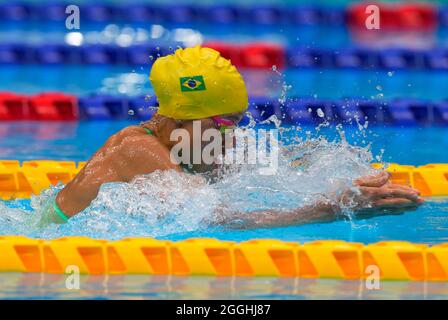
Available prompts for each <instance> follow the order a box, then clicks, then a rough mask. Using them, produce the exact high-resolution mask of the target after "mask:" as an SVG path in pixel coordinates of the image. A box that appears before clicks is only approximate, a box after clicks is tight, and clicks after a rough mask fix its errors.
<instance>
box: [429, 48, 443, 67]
mask: <svg viewBox="0 0 448 320" xmlns="http://www.w3.org/2000/svg"><path fill="white" fill-rule="evenodd" d="M426 65H427V67H428V68H429V69H433V70H448V50H446V49H436V50H431V51H428V52H427V53H426Z"/></svg>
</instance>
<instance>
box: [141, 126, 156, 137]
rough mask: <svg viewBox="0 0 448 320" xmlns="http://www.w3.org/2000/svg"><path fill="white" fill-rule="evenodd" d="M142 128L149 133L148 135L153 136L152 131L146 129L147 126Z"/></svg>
mask: <svg viewBox="0 0 448 320" xmlns="http://www.w3.org/2000/svg"><path fill="white" fill-rule="evenodd" d="M143 130H145V131H146V133H147V134H149V135H150V136H153V135H154V132H153V131H152V130H151V129H148V128H145V127H143Z"/></svg>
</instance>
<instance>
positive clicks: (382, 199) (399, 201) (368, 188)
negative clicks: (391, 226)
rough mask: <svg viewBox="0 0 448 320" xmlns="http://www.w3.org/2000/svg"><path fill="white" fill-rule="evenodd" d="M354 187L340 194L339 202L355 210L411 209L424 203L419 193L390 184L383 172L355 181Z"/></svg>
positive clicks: (402, 186) (387, 176) (415, 190)
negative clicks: (351, 205) (352, 205)
mask: <svg viewBox="0 0 448 320" xmlns="http://www.w3.org/2000/svg"><path fill="white" fill-rule="evenodd" d="M354 185H355V187H356V188H354V189H350V190H347V191H345V192H344V193H343V194H342V197H341V202H342V203H345V204H349V206H350V202H351V203H352V204H354V205H355V209H356V210H364V209H370V210H372V209H373V210H396V209H413V208H416V207H417V206H419V205H420V204H422V203H423V202H424V200H423V198H422V197H420V191H418V190H417V189H414V188H411V187H409V186H405V185H399V184H394V183H392V182H391V181H390V174H389V173H388V172H385V171H382V172H380V173H379V174H377V175H370V176H366V177H361V178H359V179H356V180H355V181H354Z"/></svg>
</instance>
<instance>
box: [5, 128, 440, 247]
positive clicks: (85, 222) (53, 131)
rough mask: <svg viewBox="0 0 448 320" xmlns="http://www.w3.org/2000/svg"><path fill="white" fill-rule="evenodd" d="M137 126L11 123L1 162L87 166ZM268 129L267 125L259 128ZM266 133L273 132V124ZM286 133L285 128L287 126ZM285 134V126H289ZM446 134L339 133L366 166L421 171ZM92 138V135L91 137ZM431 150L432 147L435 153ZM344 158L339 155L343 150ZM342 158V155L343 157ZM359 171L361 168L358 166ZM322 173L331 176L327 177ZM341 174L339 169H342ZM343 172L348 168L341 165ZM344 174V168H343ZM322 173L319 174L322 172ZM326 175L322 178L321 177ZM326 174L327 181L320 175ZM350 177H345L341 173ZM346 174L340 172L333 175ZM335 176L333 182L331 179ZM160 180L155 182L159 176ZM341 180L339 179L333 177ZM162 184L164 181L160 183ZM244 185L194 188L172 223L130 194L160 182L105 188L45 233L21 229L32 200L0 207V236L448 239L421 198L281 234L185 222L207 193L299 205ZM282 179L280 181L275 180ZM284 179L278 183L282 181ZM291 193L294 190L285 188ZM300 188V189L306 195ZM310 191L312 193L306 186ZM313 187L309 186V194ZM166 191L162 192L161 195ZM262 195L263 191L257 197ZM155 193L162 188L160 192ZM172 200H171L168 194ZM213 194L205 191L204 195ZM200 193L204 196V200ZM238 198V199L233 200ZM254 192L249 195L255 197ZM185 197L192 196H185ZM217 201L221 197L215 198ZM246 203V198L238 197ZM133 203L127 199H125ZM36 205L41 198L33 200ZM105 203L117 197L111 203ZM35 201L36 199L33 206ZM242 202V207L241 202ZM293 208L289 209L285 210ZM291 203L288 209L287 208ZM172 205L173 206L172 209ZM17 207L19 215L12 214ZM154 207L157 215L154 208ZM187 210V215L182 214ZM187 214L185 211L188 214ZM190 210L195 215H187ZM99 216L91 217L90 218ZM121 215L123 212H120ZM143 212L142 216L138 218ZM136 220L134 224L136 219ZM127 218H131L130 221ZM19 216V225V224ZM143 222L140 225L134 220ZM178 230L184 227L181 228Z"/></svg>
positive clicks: (199, 213) (334, 164)
mask: <svg viewBox="0 0 448 320" xmlns="http://www.w3.org/2000/svg"><path fill="white" fill-rule="evenodd" d="M133 124H136V122H132V121H121V122H120V121H112V122H111V121H106V122H79V123H68V124H61V123H36V122H34V123H32V122H16V123H7V124H5V125H4V126H2V131H1V133H0V134H1V135H2V139H1V140H0V141H1V142H0V153H1V154H2V158H3V159H18V160H21V161H23V160H31V159H54V160H72V161H85V160H87V159H88V158H89V157H90V156H91V155H92V154H93V153H94V152H95V151H96V149H97V148H99V147H100V146H101V145H102V143H104V141H105V140H106V139H107V137H109V136H110V135H111V134H113V133H115V132H117V131H118V130H120V129H121V128H124V127H126V126H128V125H133ZM264 127H265V128H266V129H268V128H270V127H269V126H264ZM271 128H272V126H271ZM287 128H288V127H287ZM289 128H290V129H291V127H289ZM313 130H314V128H312V127H303V128H301V131H298V130H296V129H294V130H290V131H287V132H286V133H284V134H283V136H282V137H283V138H282V139H283V140H285V141H286V140H288V141H289V139H290V138H291V137H301V138H304V136H305V135H306V131H311V132H312V131H313ZM445 132H446V129H443V128H417V127H408V128H398V127H371V128H368V129H367V130H365V131H363V132H362V133H361V132H360V131H359V130H358V128H357V127H354V126H346V127H345V128H344V133H345V136H346V138H347V141H348V142H349V143H350V144H351V145H352V146H355V145H358V146H359V147H361V148H363V149H361V150H367V148H368V147H367V145H370V146H371V147H370V149H369V150H371V151H368V153H369V154H370V152H371V153H372V154H373V159H371V161H373V162H374V161H376V160H375V156H377V157H380V158H381V160H382V161H385V162H398V163H401V164H410V165H423V164H426V163H431V162H446V157H445V155H444V153H443V152H441V150H446V148H448V135H446V134H445ZM313 134H315V135H316V134H319V135H321V136H324V137H326V138H327V139H328V140H329V141H332V140H338V138H337V132H336V130H335V128H332V127H329V128H324V129H322V130H321V131H319V132H318V133H317V132H314V133H313ZM92 137H95V138H94V139H92ZM305 141H306V138H305ZM325 146H326V147H328V150H327V151H328V152H329V153H330V154H331V152H335V150H334V149H332V148H335V147H334V145H332V144H331V143H330V144H329V145H325ZM434 146H437V148H435V147H434ZM327 151H324V153H322V154H318V155H317V156H319V157H324V156H326V154H325V152H327ZM341 152H342V151H341ZM344 152H345V151H344ZM341 156H344V157H347V155H345V154H344V153H343V152H342V153H341V154H338V153H336V152H335V153H334V154H332V155H331V156H330V157H329V160H328V161H329V162H327V163H325V166H328V168H319V173H318V175H317V176H315V177H313V179H316V180H317V182H316V184H317V185H316V186H315V188H317V189H316V190H317V191H318V192H324V190H326V184H329V182H328V181H327V180H331V178H334V177H332V174H333V173H332V171H333V170H335V171H337V169H338V168H339V167H340V168H342V169H344V167H345V166H347V164H345V163H338V161H345V162H346V163H347V162H349V160H350V159H349V157H350V156H351V155H350V154H348V158H341ZM363 165H364V164H363ZM365 165H366V166H368V162H365ZM326 169H327V170H328V171H330V172H327V171H326ZM342 169H341V170H342ZM346 169H351V168H350V167H347V168H346ZM344 170H345V169H344ZM320 172H323V173H322V174H321V173H320ZM325 172H327V173H325ZM325 174H328V177H327V176H325ZM347 174H349V173H347ZM339 175H344V171H341V172H339ZM335 177H337V176H335ZM159 178H160V177H159ZM175 178H176V177H163V176H162V178H161V179H162V181H164V183H172V181H171V180H170V179H175ZM337 178H339V177H337ZM163 179H166V180H163ZM247 179H248V180H252V181H251V182H248V184H241V185H238V183H237V182H236V181H234V180H231V179H230V180H229V181H228V182H227V183H225V182H224V183H222V184H218V186H217V187H212V188H211V189H207V188H206V189H200V190H199V191H198V192H197V194H195V195H194V199H195V201H196V202H197V203H194V201H191V203H193V204H191V203H188V204H187V203H186V202H185V203H184V202H183V201H185V199H180V198H179V199H176V200H175V201H178V202H174V203H175V204H176V205H179V206H185V207H184V208H183V209H182V210H180V211H179V212H177V213H176V215H175V218H174V220H175V221H174V222H173V221H164V222H160V221H157V220H153V217H151V216H150V215H149V214H148V215H146V214H147V213H146V212H143V211H145V210H146V211H148V212H151V211H164V210H166V211H167V212H168V211H169V209H167V208H166V207H164V206H163V205H161V204H158V205H159V207H153V205H154V204H153V203H151V202H154V201H155V202H157V200H154V199H153V198H152V197H153V196H154V197H156V195H155V194H151V193H150V191H148V192H149V193H148V194H147V195H145V196H144V197H138V196H135V197H134V196H130V194H131V195H132V194H133V193H135V192H137V191H140V189H142V188H147V189H148V190H149V189H155V190H158V188H162V187H161V185H160V182H145V183H147V184H143V185H142V184H118V185H113V186H111V187H110V188H104V189H105V190H104V192H103V193H100V195H102V197H99V199H100V198H101V199H100V200H99V202H98V203H96V204H95V205H94V206H93V209H91V210H90V212H89V213H88V214H80V215H79V216H76V217H75V218H73V219H72V220H71V221H70V223H68V224H67V225H62V226H51V227H49V228H46V229H44V230H41V229H34V228H28V227H26V221H27V220H26V219H25V217H26V218H29V217H31V216H32V213H33V210H34V209H35V208H36V205H35V204H34V205H33V206H32V204H31V201H30V200H16V201H8V202H3V206H1V203H0V213H1V212H2V211H3V212H2V213H3V214H0V219H3V223H2V226H1V227H0V234H26V235H28V236H32V237H44V238H55V237H60V236H66V235H80V234H81V235H86V236H90V237H94V238H107V239H119V238H122V237H131V236H150V237H156V238H160V239H169V240H180V239H186V238H191V237H213V238H218V239H223V240H233V241H243V240H249V239H253V238H275V239H281V240H285V241H298V242H306V241H312V240H318V239H342V240H346V241H354V242H362V243H371V242H376V241H380V240H407V241H412V242H420V243H428V244H434V243H441V242H447V241H448V205H447V203H448V202H447V200H446V199H444V198H432V199H427V201H426V203H425V204H423V205H422V206H420V207H419V208H418V209H416V210H414V211H409V212H406V213H404V214H401V215H381V216H373V217H370V218H368V219H348V220H344V221H335V222H331V223H315V224H309V225H301V226H290V227H282V228H267V229H254V230H234V229H227V228H206V227H204V226H202V225H201V224H200V223H199V222H198V221H196V223H192V222H191V220H195V219H196V220H198V219H200V218H201V217H204V216H206V215H207V214H209V212H207V210H206V209H204V206H205V207H207V206H208V205H210V206H212V205H213V204H212V203H209V202H210V201H212V200H210V198H213V197H212V196H211V195H210V194H215V195H216V193H219V192H223V194H224V195H225V197H227V198H224V199H225V200H224V201H225V202H235V203H237V204H238V205H241V206H242V207H244V206H245V205H247V206H248V207H250V206H252V208H255V209H259V208H260V207H266V208H273V207H275V206H294V203H298V204H299V203H300V199H301V197H302V196H301V195H300V193H297V198H294V197H292V198H291V197H288V196H287V194H286V193H285V192H284V190H282V189H281V186H279V185H277V183H278V181H277V180H274V178H272V180H271V182H270V181H269V179H270V178H267V180H266V179H265V180H254V179H259V177H256V176H251V175H249V176H248V177H247ZM280 179H286V177H281V178H280ZM283 181H284V180H282V181H281V182H283ZM291 183H292V184H297V188H298V192H305V194H307V195H308V196H310V195H311V193H309V194H308V193H306V192H307V190H301V187H300V186H301V184H303V183H305V184H306V183H308V182H302V181H301V178H300V177H295V178H293V180H291ZM257 184H258V185H260V186H265V187H266V186H269V187H272V188H276V187H277V188H278V190H277V191H278V192H274V193H266V192H267V191H266V190H268V189H260V191H257V192H255V193H254V192H248V193H246V192H247V190H249V189H250V188H251V187H252V186H254V185H257ZM174 187H175V188H178V189H175V190H178V192H179V193H186V194H189V192H191V190H190V191H189V190H188V188H186V189H185V190H184V189H182V188H184V187H185V186H183V185H181V184H180V185H175V186H174ZM227 187H230V188H235V190H236V191H235V192H233V193H232V192H228V191H225V190H227ZM290 188H292V189H294V186H292V187H290ZM304 188H305V187H303V189H304ZM309 188H311V187H309ZM311 189H312V188H311ZM162 190H164V189H162ZM263 190H264V191H263ZM159 191H160V190H159ZM170 192H172V194H173V195H175V194H176V192H175V191H174V192H173V191H170ZM210 192H211V193H210ZM202 193H204V194H206V196H203V195H202ZM239 194H241V195H239ZM254 194H255V195H254ZM190 195H191V194H190ZM218 196H219V195H218ZM46 197H48V196H45V195H44V196H42V197H41V200H42V199H43V200H46V199H47V198H46ZM244 197H247V198H244ZM130 198H132V199H133V200H129V199H130ZM37 199H40V198H39V197H38V198H37ZM109 199H115V200H114V202H113V203H111V201H110V200H109ZM37 202H38V201H37ZM141 202H144V203H145V205H147V206H146V207H145V206H143V207H142V208H140V207H137V208H136V209H135V211H132V212H129V211H127V210H129V206H131V207H132V206H135V205H136V203H138V204H139V205H141ZM242 202H247V203H246V204H243V203H242ZM291 203H292V204H291ZM288 204H289V205H288ZM170 205H173V203H171V204H170ZM17 208H18V209H17ZM156 208H157V209H156ZM188 208H189V209H188ZM187 211H188V212H187ZM193 211H194V212H193ZM98 212H101V214H99V215H97V214H95V213H98ZM124 212H126V213H124ZM141 214H143V216H139V215H141ZM135 215H137V216H139V218H135ZM128 216H132V217H133V218H129V217H128ZM13 218H18V219H19V220H18V221H14V220H13V221H14V222H13V223H11V219H13ZM22 218H23V219H22ZM140 218H141V219H143V220H139V219H140ZM182 224H184V225H182Z"/></svg>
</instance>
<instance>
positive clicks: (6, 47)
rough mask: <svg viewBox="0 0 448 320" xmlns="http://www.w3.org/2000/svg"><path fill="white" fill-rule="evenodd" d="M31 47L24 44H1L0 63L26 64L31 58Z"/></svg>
mask: <svg viewBox="0 0 448 320" xmlns="http://www.w3.org/2000/svg"><path fill="white" fill-rule="evenodd" d="M31 52H32V51H31V47H28V46H25V45H23V44H8V43H1V44H0V63H26V62H29V61H30V59H31V58H32V57H31Z"/></svg>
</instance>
